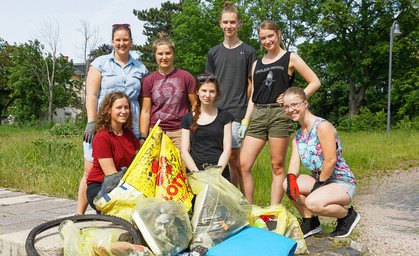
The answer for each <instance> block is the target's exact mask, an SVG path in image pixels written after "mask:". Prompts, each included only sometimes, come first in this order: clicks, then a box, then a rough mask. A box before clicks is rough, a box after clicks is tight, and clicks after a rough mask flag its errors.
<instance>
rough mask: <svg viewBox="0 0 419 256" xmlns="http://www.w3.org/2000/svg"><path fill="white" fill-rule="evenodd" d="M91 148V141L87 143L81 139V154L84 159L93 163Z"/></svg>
mask: <svg viewBox="0 0 419 256" xmlns="http://www.w3.org/2000/svg"><path fill="white" fill-rule="evenodd" d="M92 153H93V149H92V143H87V142H85V141H83V155H84V159H86V160H87V161H89V162H91V163H93V156H92Z"/></svg>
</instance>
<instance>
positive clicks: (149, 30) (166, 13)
mask: <svg viewBox="0 0 419 256" xmlns="http://www.w3.org/2000/svg"><path fill="white" fill-rule="evenodd" d="M183 1H184V0H180V2H179V3H172V2H170V1H167V2H164V3H162V4H161V9H158V8H150V9H149V10H133V13H134V15H135V16H137V17H138V19H139V20H141V21H144V22H145V24H144V30H143V35H145V36H146V37H147V41H146V43H145V44H144V45H142V46H133V50H136V51H138V52H139V53H140V59H141V62H142V63H143V64H144V65H145V66H146V67H147V69H148V70H156V69H157V64H156V61H155V59H154V52H153V42H154V41H155V40H156V39H158V38H159V33H160V32H164V33H165V34H166V35H167V36H168V37H169V38H171V39H173V38H172V36H173V21H172V19H173V14H174V13H179V12H180V11H181V7H182V3H183Z"/></svg>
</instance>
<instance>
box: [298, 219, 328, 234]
mask: <svg viewBox="0 0 419 256" xmlns="http://www.w3.org/2000/svg"><path fill="white" fill-rule="evenodd" d="M322 230H323V228H322V225H320V221H319V217H317V216H315V217H312V218H303V222H302V223H301V231H302V232H303V234H304V238H306V237H308V236H311V235H314V234H317V233H320V232H321V231H322Z"/></svg>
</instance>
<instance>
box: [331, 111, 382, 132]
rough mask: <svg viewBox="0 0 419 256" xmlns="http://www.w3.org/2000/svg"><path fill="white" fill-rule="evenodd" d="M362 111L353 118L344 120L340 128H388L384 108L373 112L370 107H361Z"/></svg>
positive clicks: (358, 129) (372, 129)
mask: <svg viewBox="0 0 419 256" xmlns="http://www.w3.org/2000/svg"><path fill="white" fill-rule="evenodd" d="M360 112H361V113H360V114H359V115H357V116H355V117H354V118H352V119H351V120H348V119H346V120H343V121H342V122H341V123H340V125H339V126H338V129H339V130H344V131H345V130H346V131H351V132H352V131H353V132H358V131H384V130H386V128H387V113H386V112H384V110H382V111H380V112H375V113H372V112H371V111H370V110H369V109H368V108H366V107H361V109H360ZM349 125H350V127H349Z"/></svg>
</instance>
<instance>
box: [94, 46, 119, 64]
mask: <svg viewBox="0 0 419 256" xmlns="http://www.w3.org/2000/svg"><path fill="white" fill-rule="evenodd" d="M112 50H113V46H112V45H110V44H101V45H99V46H98V47H96V49H94V50H92V51H91V52H90V53H89V56H88V59H89V60H88V62H89V63H91V62H92V61H93V60H94V59H96V58H97V57H99V56H102V55H105V54H109V53H111V52H112Z"/></svg>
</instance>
